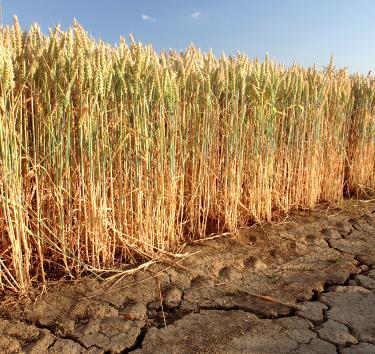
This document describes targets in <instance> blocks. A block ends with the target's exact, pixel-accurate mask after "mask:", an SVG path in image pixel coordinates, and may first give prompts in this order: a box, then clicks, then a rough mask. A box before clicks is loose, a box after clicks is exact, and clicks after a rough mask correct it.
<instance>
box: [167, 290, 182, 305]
mask: <svg viewBox="0 0 375 354" xmlns="http://www.w3.org/2000/svg"><path fill="white" fill-rule="evenodd" d="M181 299H182V291H181V289H179V288H177V287H173V288H171V289H168V290H167V291H166V292H165V294H164V298H163V300H164V301H163V302H164V305H165V306H166V307H167V308H170V309H174V308H176V307H178V306H179V305H180V303H181Z"/></svg>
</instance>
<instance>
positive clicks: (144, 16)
mask: <svg viewBox="0 0 375 354" xmlns="http://www.w3.org/2000/svg"><path fill="white" fill-rule="evenodd" d="M141 17H142V20H143V21H152V22H155V21H156V18H155V17H152V16H149V15H144V14H142V16H141Z"/></svg>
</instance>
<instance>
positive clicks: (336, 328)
mask: <svg viewBox="0 0 375 354" xmlns="http://www.w3.org/2000/svg"><path fill="white" fill-rule="evenodd" d="M317 332H318V334H319V337H320V338H321V339H324V340H326V341H327V342H332V343H335V344H337V345H340V346H344V345H349V344H357V343H358V340H357V338H355V337H353V336H352V335H351V334H350V333H349V330H348V328H347V327H346V326H344V325H342V324H341V323H338V322H336V321H333V320H328V321H327V322H325V323H323V324H322V326H321V327H320V328H318V330H317Z"/></svg>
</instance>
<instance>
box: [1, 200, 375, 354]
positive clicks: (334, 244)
mask: <svg viewBox="0 0 375 354" xmlns="http://www.w3.org/2000/svg"><path fill="white" fill-rule="evenodd" d="M374 211H375V202H367V203H363V202H359V201H357V202H355V201H350V202H346V205H345V207H344V208H343V209H340V210H339V209H332V210H328V211H327V210H323V209H321V210H315V211H306V212H300V213H297V214H295V215H293V216H292V217H290V218H289V219H287V220H286V221H285V222H283V223H280V224H276V225H263V226H256V227H251V228H248V229H244V230H241V231H240V232H238V233H236V234H231V235H227V236H223V237H220V238H214V239H211V240H207V241H204V242H196V243H191V244H189V245H186V246H185V248H184V249H183V252H185V253H186V255H188V256H187V257H185V258H182V259H177V260H174V259H172V258H165V260H164V261H163V262H159V263H157V264H154V265H152V266H150V267H149V268H148V269H147V270H145V271H138V272H137V273H135V274H134V275H131V276H127V277H124V278H123V279H120V280H119V281H118V282H117V283H116V284H113V283H112V284H108V283H101V282H99V281H98V280H96V279H93V278H84V279H82V280H80V281H77V282H74V283H73V282H71V283H63V284H61V283H60V284H58V285H55V286H50V288H49V290H48V292H46V293H44V294H43V295H41V296H40V297H38V298H37V299H36V300H35V301H29V302H25V301H24V302H20V303H18V305H13V306H11V307H10V306H2V307H1V316H0V352H1V353H20V352H25V353H104V352H111V353H120V352H125V353H127V352H133V351H134V352H136V353H268V354H269V353H316V354H318V353H324V354H329V353H342V354H348V353H375V213H374ZM165 325H166V327H165Z"/></svg>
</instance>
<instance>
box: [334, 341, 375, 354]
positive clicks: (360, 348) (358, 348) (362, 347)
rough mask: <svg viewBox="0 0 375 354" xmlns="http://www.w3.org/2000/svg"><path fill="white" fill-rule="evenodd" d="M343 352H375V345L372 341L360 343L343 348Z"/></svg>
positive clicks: (361, 353) (366, 353)
mask: <svg viewBox="0 0 375 354" xmlns="http://www.w3.org/2000/svg"><path fill="white" fill-rule="evenodd" d="M341 353H342V354H374V353H375V345H372V344H370V343H360V344H358V345H352V346H351V347H349V348H343V349H341Z"/></svg>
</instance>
